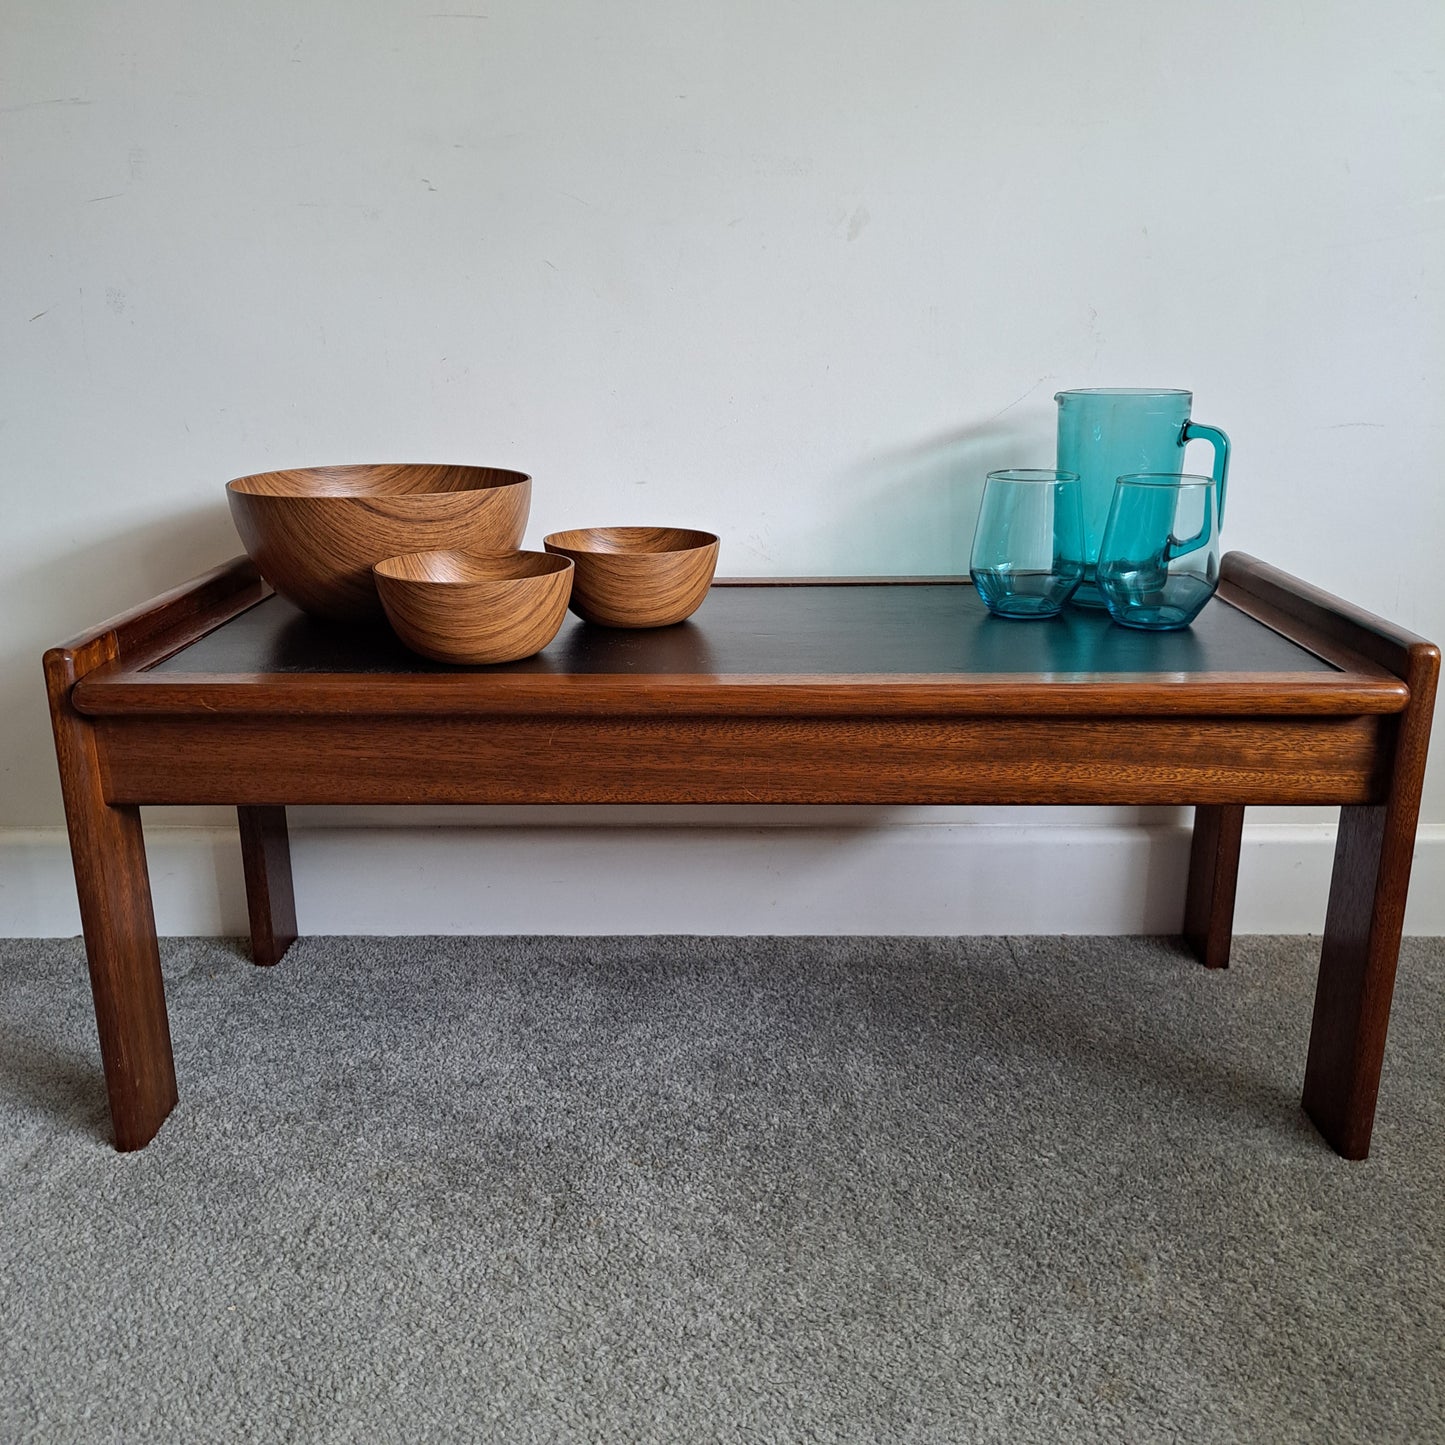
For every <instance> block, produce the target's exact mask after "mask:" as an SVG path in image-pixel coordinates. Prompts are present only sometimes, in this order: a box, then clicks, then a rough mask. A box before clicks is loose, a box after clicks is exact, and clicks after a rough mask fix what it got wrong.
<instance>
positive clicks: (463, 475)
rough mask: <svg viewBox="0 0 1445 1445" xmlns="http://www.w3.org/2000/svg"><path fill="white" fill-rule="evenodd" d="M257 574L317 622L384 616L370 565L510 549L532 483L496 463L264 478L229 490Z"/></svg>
mask: <svg viewBox="0 0 1445 1445" xmlns="http://www.w3.org/2000/svg"><path fill="white" fill-rule="evenodd" d="M226 496H227V500H228V502H229V503H230V506H231V517H232V519H233V520H234V521H235V523H236V530H237V531H238V532H239V533H240V534H241V541H242V543H243V545H244V546H245V548H246V551H247V552H248V553H249V554H250V557H251V560H252V561H253V562H254V563H255V564H256V567H257V569H258V570H259V571H260V573H261V575H262V576H263V577H264V578H265V579H266V580H267V581H268V582H269V583H270V584H271V585H272V586H273V587H274V588H275V589H276V590H277V591H278V592H279V593H280V594H281V595H282V596H283V597H287V598H289V599H290V600H291V601H292V602H294V603H295V604H296V605H297V606H298V607H300V608H302V609H303V610H304V611H306V612H310V613H311V614H312V615H313V616H316V617H329V618H333V619H336V620H338V621H353V620H359V619H362V618H368V617H379V616H380V615H381V603H380V601H379V600H378V598H377V595H376V585H375V583H374V582H373V581H372V576H371V569H372V565H373V564H374V563H377V562H380V561H381V560H382V559H383V558H386V557H395V556H398V555H399V554H401V553H403V552H426V551H433V550H437V549H456V550H459V551H464V552H510V551H511V550H512V549H513V548H515V547H516V545H517V544H518V543H519V542H520V541H521V540H522V529H523V528H524V527H525V526H526V525H527V512H528V509H529V508H530V506H531V501H532V479H531V477H529V476H527V475H526V474H525V473H523V472H509V471H502V470H499V469H498V468H496V467H460V466H430V465H424V464H415V463H387V464H383V465H369V466H342V467H301V468H296V469H293V470H291V471H285V472H261V473H258V474H257V475H255V476H251V477H237V478H236V480H235V481H233V482H228V483H227V484H226Z"/></svg>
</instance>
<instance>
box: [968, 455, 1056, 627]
mask: <svg viewBox="0 0 1445 1445" xmlns="http://www.w3.org/2000/svg"><path fill="white" fill-rule="evenodd" d="M969 575H970V576H971V577H972V578H973V585H974V586H975V587H976V588H977V589H978V595H979V596H980V597H981V598H982V599H983V602H984V605H985V606H986V607H987V608H988V610H989V611H990V612H992V613H993V614H994V616H996V617H1056V616H1057V615H1058V613H1059V610H1060V609H1061V608H1062V607H1063V605H1064V603H1065V602H1067V601H1068V600H1069V596H1070V594H1071V593H1072V592H1073V590H1074V588H1076V587H1077V586H1078V585H1079V582H1080V581H1081V579H1082V578H1083V575H1084V514H1083V508H1082V505H1081V503H1080V500H1079V478H1078V476H1077V475H1076V474H1075V473H1073V472H1058V471H1035V470H1022V471H1004V472H990V473H989V474H988V476H987V478H985V480H984V485H983V503H982V505H981V506H980V507H979V512H978V526H977V528H976V529H975V530H974V534H973V555H972V557H971V558H970V561H969Z"/></svg>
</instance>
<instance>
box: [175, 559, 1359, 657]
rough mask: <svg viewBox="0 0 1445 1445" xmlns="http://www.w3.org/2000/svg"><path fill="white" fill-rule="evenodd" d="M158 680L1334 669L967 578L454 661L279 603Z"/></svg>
mask: <svg viewBox="0 0 1445 1445" xmlns="http://www.w3.org/2000/svg"><path fill="white" fill-rule="evenodd" d="M151 671H152V672H156V673H176V674H185V675H189V676H195V675H198V674H199V675H206V674H212V675H225V674H230V675H235V674H277V673H295V674H327V673H348V674H355V673H360V674H393V675H394V674H425V673H446V672H468V671H470V672H477V673H481V674H486V673H491V674H496V675H528V674H557V673H567V674H579V675H580V674H624V675H625V674H634V675H638V676H644V675H653V676H674V677H682V676H690V675H691V676H724V677H726V676H739V677H752V676H784V675H791V676H799V675H803V676H817V677H826V676H833V675H852V676H870V675H872V676H879V677H884V676H889V675H910V676H919V675H933V676H944V677H948V676H953V677H966V676H969V675H987V674H994V675H997V674H1018V675H1035V676H1060V675H1064V676H1070V677H1079V676H1102V677H1105V678H1107V677H1108V676H1109V675H1110V674H1141V673H1142V674H1168V675H1173V676H1178V675H1189V674H1200V673H1236V674H1239V673H1244V674H1254V673H1258V674H1269V673H1273V674H1277V673H1320V674H1329V673H1332V672H1335V671H1337V669H1335V668H1334V667H1332V665H1331V664H1329V663H1327V662H1325V661H1323V660H1321V659H1320V658H1318V657H1316V656H1315V655H1314V654H1313V653H1310V652H1307V651H1305V650H1304V649H1303V648H1301V647H1298V646H1296V645H1295V644H1294V643H1292V642H1290V641H1288V640H1287V639H1286V638H1284V637H1281V636H1280V635H1279V634H1278V633H1275V632H1273V631H1271V630H1270V629H1269V628H1268V627H1265V626H1264V625H1263V624H1261V623H1259V622H1256V621H1254V619H1253V618H1250V617H1248V616H1246V615H1245V614H1244V613H1242V612H1240V611H1238V610H1237V609H1236V608H1234V607H1231V606H1229V605H1228V604H1227V603H1225V602H1223V601H1221V600H1220V599H1219V598H1215V599H1213V600H1212V601H1210V602H1209V603H1208V605H1207V606H1206V607H1205V609H1204V611H1203V612H1202V613H1201V614H1200V615H1199V617H1198V618H1197V619H1196V620H1195V621H1194V623H1193V625H1192V626H1190V627H1188V628H1185V629H1183V630H1182V631H1178V632H1142V631H1138V630H1135V629H1132V628H1126V627H1119V626H1117V625H1115V624H1113V623H1112V622H1110V620H1109V618H1108V616H1107V614H1105V613H1102V612H1086V611H1081V610H1075V609H1066V610H1065V612H1064V614H1063V615H1062V616H1060V617H1058V618H1054V619H1052V620H1049V621H1013V620H1007V619H1001V618H996V617H991V616H989V614H988V612H987V610H986V609H985V608H984V606H983V603H982V602H981V601H980V600H979V598H978V595H977V593H976V592H975V591H974V589H973V588H972V587H971V586H968V585H961V584H956V583H954V584H949V583H941V584H912V583H910V584H908V585H888V583H887V582H886V579H885V580H881V581H880V582H878V583H877V584H876V585H875V584H866V585H858V584H852V583H850V584H847V585H839V584H827V583H821V584H808V585H761V584H759V585H755V586H748V585H739V584H727V585H719V586H714V587H713V588H712V590H711V591H710V593H709V594H708V597H707V600H706V601H705V602H704V603H703V605H702V607H701V609H700V610H699V611H698V612H697V613H696V614H695V615H694V616H693V617H692V618H691V619H690V620H689V621H687V622H683V623H679V624H678V625H677V626H674V627H664V628H656V629H649V630H622V629H614V628H607V627H593V626H590V625H589V624H587V623H584V622H580V621H578V620H577V619H576V618H574V617H572V616H570V615H569V616H568V618H567V620H566V622H564V623H563V625H562V630H561V631H560V632H559V633H558V635H557V636H556V638H554V639H553V641H552V642H551V643H550V644H549V645H548V646H547V647H546V648H545V649H544V650H543V651H542V652H541V653H540V654H538V656H536V657H532V658H528V659H526V660H525V661H522V662H515V663H506V664H502V665H500V666H496V667H490V668H470V669H468V668H455V667H447V666H444V665H442V664H440V663H433V662H429V661H427V660H426V659H425V658H422V657H418V656H417V655H416V654H414V653H412V652H410V651H409V650H408V649H407V648H406V647H404V646H403V645H402V644H401V642H399V641H398V640H397V638H396V637H395V636H394V635H393V634H392V632H391V631H390V629H389V628H388V627H387V626H386V624H385V623H384V622H382V623H377V624H374V625H366V626H343V625H341V624H328V623H322V622H317V621H315V620H313V619H311V618H309V617H307V616H306V615H304V614H303V613H301V612H299V611H298V610H297V609H296V608H295V607H293V606H292V605H291V604H290V603H288V602H286V601H284V600H282V599H281V598H279V597H271V598H268V599H267V600H266V601H264V602H262V603H259V604H258V605H257V606H255V607H253V608H251V609H250V610H249V611H247V612H244V613H242V614H241V615H240V616H238V617H235V618H232V619H231V620H230V621H228V622H226V623H224V624H223V625H221V626H220V627H218V628H216V629H215V630H214V631H212V632H210V633H208V634H207V635H206V636H205V637H202V638H200V639H199V640H198V641H196V642H194V643H192V644H191V645H190V646H188V647H185V648H183V649H181V651H179V652H177V653H175V654H173V655H172V656H170V657H168V658H166V659H165V660H164V661H162V662H159V663H157V664H156V665H155V667H154V668H153V669H151Z"/></svg>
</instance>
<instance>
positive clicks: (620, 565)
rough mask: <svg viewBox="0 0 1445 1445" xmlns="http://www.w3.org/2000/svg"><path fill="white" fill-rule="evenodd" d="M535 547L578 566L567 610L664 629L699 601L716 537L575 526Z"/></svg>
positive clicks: (682, 530)
mask: <svg viewBox="0 0 1445 1445" xmlns="http://www.w3.org/2000/svg"><path fill="white" fill-rule="evenodd" d="M542 545H543V546H544V547H545V548H546V549H547V550H548V551H549V552H554V553H556V554H557V555H558V556H559V557H570V558H571V559H572V560H573V562H575V563H576V564H577V575H576V577H575V578H574V579H573V582H572V602H571V607H572V610H573V612H575V613H576V614H577V615H578V616H579V617H581V618H584V619H585V620H586V621H588V622H596V623H600V624H601V625H602V626H604V627H667V626H670V625H671V624H672V623H674V622H681V621H682V620H683V618H685V617H691V616H692V614H693V613H694V612H696V611H697V609H698V608H699V607H700V606H702V600H703V598H704V597H706V596H707V589H708V587H709V586H710V585H711V584H712V574H713V572H714V570H715V569H716V567H717V549H718V539H717V538H716V537H715V536H714V535H713V534H712V533H711V532H695V531H692V530H691V529H690V528H687V527H580V528H578V529H577V530H576V531H572V532H553V533H552V535H551V536H550V537H544V538H543V540H542Z"/></svg>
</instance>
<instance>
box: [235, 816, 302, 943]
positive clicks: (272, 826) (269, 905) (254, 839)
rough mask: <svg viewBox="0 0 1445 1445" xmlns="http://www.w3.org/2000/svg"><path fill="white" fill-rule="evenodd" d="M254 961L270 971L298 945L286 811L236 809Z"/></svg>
mask: <svg viewBox="0 0 1445 1445" xmlns="http://www.w3.org/2000/svg"><path fill="white" fill-rule="evenodd" d="M236 817H237V821H238V822H239V823H240V825H241V866H242V869H243V870H244V872H245V875H246V911H247V912H248V914H249V915H250V919H251V959H252V961H253V962H255V963H259V964H262V965H263V966H266V967H270V966H271V965H272V964H276V963H280V961H281V959H282V958H283V957H284V956H285V953H286V950H287V949H288V948H290V947H291V945H292V944H293V943H295V942H296V898H295V894H294V893H293V891H292V886H291V843H290V839H289V838H288V836H287V833H286V809H285V808H259V807H249V808H237V809H236Z"/></svg>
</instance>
